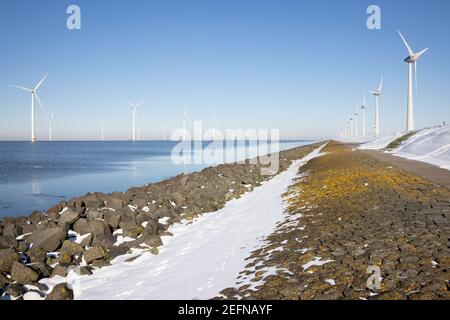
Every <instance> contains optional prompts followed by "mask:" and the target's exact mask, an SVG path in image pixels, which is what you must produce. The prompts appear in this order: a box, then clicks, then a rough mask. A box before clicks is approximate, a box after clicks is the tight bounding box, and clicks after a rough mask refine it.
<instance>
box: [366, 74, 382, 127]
mask: <svg viewBox="0 0 450 320" xmlns="http://www.w3.org/2000/svg"><path fill="white" fill-rule="evenodd" d="M382 87H383V76H381V81H380V84H379V85H378V88H377V89H376V90H375V91H369V92H370V93H371V94H373V95H374V96H375V136H379V135H380V112H379V105H378V104H379V99H380V96H381V94H382V92H381V89H382Z"/></svg>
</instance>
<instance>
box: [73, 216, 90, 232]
mask: <svg viewBox="0 0 450 320" xmlns="http://www.w3.org/2000/svg"><path fill="white" fill-rule="evenodd" d="M73 231H75V232H76V233H78V234H80V235H84V234H86V233H89V227H88V221H87V219H85V218H80V219H78V220H77V222H75V223H74V224H73Z"/></svg>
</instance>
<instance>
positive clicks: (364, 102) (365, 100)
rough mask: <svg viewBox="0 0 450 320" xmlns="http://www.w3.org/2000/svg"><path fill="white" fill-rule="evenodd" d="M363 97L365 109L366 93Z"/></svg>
mask: <svg viewBox="0 0 450 320" xmlns="http://www.w3.org/2000/svg"><path fill="white" fill-rule="evenodd" d="M363 96H364V107H365V106H366V94H365V93H364V94H363Z"/></svg>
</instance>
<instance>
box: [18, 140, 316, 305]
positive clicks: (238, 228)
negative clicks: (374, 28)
mask: <svg viewBox="0 0 450 320" xmlns="http://www.w3.org/2000/svg"><path fill="white" fill-rule="evenodd" d="M322 148H323V146H322V147H321V148H318V149H316V150H315V151H313V152H312V153H311V154H309V155H308V156H306V157H305V158H303V159H301V160H298V161H295V162H294V163H293V164H292V165H291V167H290V168H289V169H288V170H286V171H284V172H282V173H280V174H279V175H277V176H275V177H274V178H272V179H271V180H269V181H267V182H265V183H264V184H262V185H261V186H260V187H257V188H255V189H254V190H253V191H252V192H249V193H247V194H245V195H243V196H242V197H241V198H240V199H235V200H231V201H229V202H228V203H227V204H226V205H225V207H224V208H223V209H221V210H219V211H216V212H213V213H207V214H204V215H202V216H201V217H199V218H197V219H195V220H194V221H193V222H192V223H179V224H176V225H174V226H173V227H172V228H171V229H170V231H171V232H172V233H173V234H174V236H173V237H163V242H164V246H162V247H160V248H159V250H160V251H159V254H158V255H156V256H155V255H152V254H150V253H149V252H148V251H143V250H139V251H138V250H135V251H134V252H133V253H131V254H127V255H124V256H120V257H118V258H116V259H115V260H114V261H112V265H111V266H107V267H103V268H101V269H98V270H96V271H94V273H93V275H91V276H79V275H77V274H76V273H75V272H74V271H70V273H69V275H68V276H67V277H66V278H62V277H58V276H57V277H53V278H48V279H43V280H42V281H41V282H42V283H45V284H47V285H48V286H49V288H50V290H51V288H52V287H53V286H54V285H56V284H58V283H61V282H67V283H68V285H69V287H71V288H72V289H73V291H74V296H75V299H209V298H213V297H215V296H217V295H219V292H220V291H222V290H223V289H225V288H228V287H235V285H236V281H237V278H238V275H239V272H240V271H242V270H244V269H245V266H246V264H247V263H248V261H245V259H246V258H247V257H248V256H249V255H250V254H251V252H252V251H253V250H255V249H256V248H258V247H260V246H261V245H262V243H263V241H264V239H265V237H266V236H267V235H269V234H270V233H271V232H272V231H273V230H274V229H275V227H276V225H277V223H278V222H280V221H282V220H283V218H284V217H285V215H284V210H285V209H286V203H285V201H284V199H283V197H282V194H283V193H284V192H285V191H286V190H287V188H288V186H289V185H290V184H292V180H293V179H294V178H295V177H296V175H297V172H298V169H299V168H300V167H301V166H302V165H304V164H305V163H307V162H308V161H309V160H311V159H313V158H315V157H318V156H320V155H321V153H320V152H321V150H322ZM131 257H137V258H136V259H135V260H133V261H131V262H126V261H125V260H127V259H129V258H131ZM24 298H25V299H34V298H38V296H37V295H36V294H33V293H29V294H28V293H27V294H26V295H25V297H24Z"/></svg>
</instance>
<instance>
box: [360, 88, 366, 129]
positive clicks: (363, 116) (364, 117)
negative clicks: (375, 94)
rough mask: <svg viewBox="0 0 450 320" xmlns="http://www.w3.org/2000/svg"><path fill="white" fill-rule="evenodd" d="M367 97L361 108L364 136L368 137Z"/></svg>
mask: <svg viewBox="0 0 450 320" xmlns="http://www.w3.org/2000/svg"><path fill="white" fill-rule="evenodd" d="M366 108H367V105H366V95H365V94H364V104H363V105H362V106H361V118H362V136H363V137H365V136H366Z"/></svg>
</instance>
